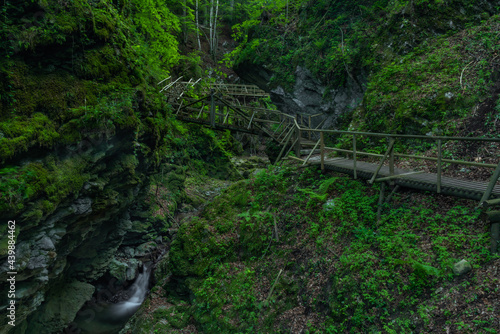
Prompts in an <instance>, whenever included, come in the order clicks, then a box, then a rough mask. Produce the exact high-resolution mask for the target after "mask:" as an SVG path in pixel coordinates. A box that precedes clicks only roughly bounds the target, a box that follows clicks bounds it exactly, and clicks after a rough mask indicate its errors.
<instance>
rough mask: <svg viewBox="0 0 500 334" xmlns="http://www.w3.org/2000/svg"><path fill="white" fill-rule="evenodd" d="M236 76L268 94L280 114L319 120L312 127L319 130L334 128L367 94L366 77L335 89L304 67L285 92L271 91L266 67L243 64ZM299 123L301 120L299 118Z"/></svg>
mask: <svg viewBox="0 0 500 334" xmlns="http://www.w3.org/2000/svg"><path fill="white" fill-rule="evenodd" d="M235 71H236V73H238V76H239V77H240V78H241V79H242V80H244V81H245V82H248V83H251V84H255V85H257V86H259V87H260V88H261V89H264V90H266V91H268V92H270V95H271V100H272V102H273V103H274V104H275V105H276V106H277V107H278V109H279V110H280V111H283V112H285V113H288V114H292V115H294V114H295V115H296V114H305V115H304V124H307V123H306V118H307V117H308V116H307V115H317V114H322V115H321V116H318V117H314V118H313V119H312V124H313V126H314V127H316V126H318V125H319V124H320V123H322V125H321V128H325V129H326V128H333V127H334V125H335V124H336V122H337V118H338V117H339V116H340V115H342V114H343V113H346V112H349V111H352V110H353V109H355V108H356V107H358V106H359V105H360V104H361V102H362V100H363V95H364V93H365V91H366V84H367V77H366V75H364V74H362V75H359V76H358V77H354V76H353V77H349V78H348V79H347V81H346V84H345V85H344V86H339V87H337V88H335V89H330V88H328V87H327V86H326V85H325V84H322V83H321V82H320V81H319V80H318V79H317V78H316V77H315V76H314V75H313V74H312V73H311V71H309V70H308V69H307V68H306V67H303V66H297V67H296V69H295V72H294V77H295V80H294V82H295V83H294V85H293V90H285V89H284V88H283V87H282V86H280V85H278V86H277V87H275V88H272V87H271V85H270V81H271V80H272V76H273V73H272V72H271V71H269V70H267V69H266V68H265V67H262V66H260V65H256V64H250V63H247V62H243V63H240V64H238V65H237V67H236V68H235ZM299 120H300V117H299Z"/></svg>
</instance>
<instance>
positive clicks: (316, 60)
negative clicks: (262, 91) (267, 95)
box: [232, 0, 499, 134]
mask: <svg viewBox="0 0 500 334" xmlns="http://www.w3.org/2000/svg"><path fill="white" fill-rule="evenodd" d="M498 14H499V2H498V1H497V0H491V1H486V0H484V1H470V0H453V1H448V2H446V3H444V2H442V1H433V0H432V1H427V0H425V1H403V0H396V1H378V0H377V1H350V2H342V1H333V0H332V1H298V2H296V4H295V5H293V6H291V7H289V8H288V7H285V6H284V5H283V6H280V5H273V6H268V7H267V8H265V9H264V10H263V12H262V15H261V16H260V17H259V18H258V19H254V20H249V21H246V22H244V23H242V24H240V25H236V26H235V35H236V37H237V38H238V39H239V41H240V42H242V43H241V44H240V46H238V48H237V49H236V50H235V51H234V52H233V54H232V55H233V58H232V60H233V61H234V66H235V69H236V71H237V72H238V73H239V75H240V76H241V77H242V78H245V79H246V80H248V81H250V82H254V83H257V84H259V85H260V86H261V87H263V88H267V89H268V91H271V93H272V95H271V96H272V98H273V101H275V102H276V103H277V104H282V105H283V107H284V109H287V110H289V111H291V112H293V113H295V112H307V113H311V114H313V113H317V112H323V113H325V116H323V117H324V118H326V119H327V120H326V122H325V125H324V127H325V128H332V127H333V126H336V127H343V128H344V129H347V128H350V129H351V130H356V129H357V130H360V131H371V132H390V133H413V134H426V133H433V134H453V133H456V131H455V128H454V125H455V124H457V123H459V122H460V121H461V120H463V119H464V118H465V117H466V116H467V114H469V113H471V112H472V110H473V108H475V107H476V106H477V104H478V103H480V102H481V100H482V99H484V98H485V97H486V96H487V95H488V94H489V93H491V88H492V87H493V85H494V83H495V81H496V78H497V76H498V74H496V73H498V71H499V65H498V62H497V61H495V60H494V59H493V58H494V57H495V55H496V54H497V53H498V48H499V46H498V43H496V42H495V41H496V39H497V38H496V36H497V34H498V31H499V29H498V20H499V19H498ZM256 67H257V69H260V70H255V68H256ZM304 78H306V80H304ZM339 116H340V117H339ZM319 121H320V120H318V121H317V122H316V123H315V124H314V125H317V124H318V123H319Z"/></svg>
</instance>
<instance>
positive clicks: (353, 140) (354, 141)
mask: <svg viewBox="0 0 500 334" xmlns="http://www.w3.org/2000/svg"><path fill="white" fill-rule="evenodd" d="M322 133H323V132H322ZM352 160H353V168H354V179H355V180H356V179H357V178H358V172H357V170H356V135H352Z"/></svg>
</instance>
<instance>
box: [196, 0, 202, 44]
mask: <svg viewBox="0 0 500 334" xmlns="http://www.w3.org/2000/svg"><path fill="white" fill-rule="evenodd" d="M196 39H197V40H198V49H199V50H200V51H201V42H200V24H199V21H198V0H196Z"/></svg>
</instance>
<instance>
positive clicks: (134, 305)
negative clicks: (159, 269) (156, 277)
mask: <svg viewBox="0 0 500 334" xmlns="http://www.w3.org/2000/svg"><path fill="white" fill-rule="evenodd" d="M150 274H151V269H150V268H147V267H146V265H144V267H143V271H142V273H140V274H139V275H137V278H136V279H135V282H134V283H133V284H132V286H131V287H130V288H129V290H128V292H129V294H130V296H131V297H130V298H129V299H128V300H127V301H123V302H120V303H116V304H112V305H111V306H110V307H109V312H110V313H114V314H115V315H117V316H119V317H121V316H124V315H127V314H130V315H132V314H134V313H135V311H137V309H138V308H139V306H141V304H142V302H143V301H144V299H145V298H146V293H147V292H148V285H149V276H150Z"/></svg>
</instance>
